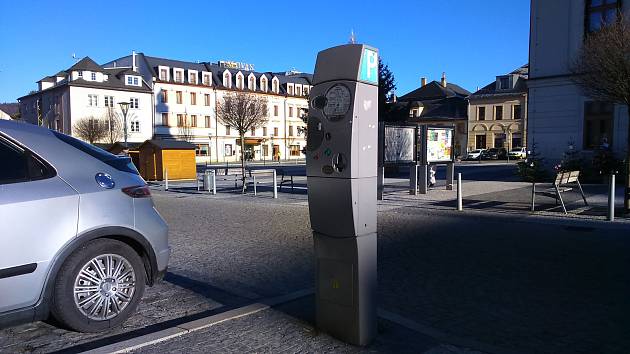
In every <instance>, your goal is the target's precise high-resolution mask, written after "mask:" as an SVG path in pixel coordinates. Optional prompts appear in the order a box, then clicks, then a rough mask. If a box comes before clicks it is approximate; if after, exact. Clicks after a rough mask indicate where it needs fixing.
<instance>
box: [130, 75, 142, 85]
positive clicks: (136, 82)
mask: <svg viewBox="0 0 630 354" xmlns="http://www.w3.org/2000/svg"><path fill="white" fill-rule="evenodd" d="M127 85H128V86H140V79H139V78H138V77H137V76H132V75H127Z"/></svg>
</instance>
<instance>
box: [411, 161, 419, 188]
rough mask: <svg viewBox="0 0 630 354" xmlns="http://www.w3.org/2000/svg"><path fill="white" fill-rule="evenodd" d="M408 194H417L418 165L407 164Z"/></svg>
mask: <svg viewBox="0 0 630 354" xmlns="http://www.w3.org/2000/svg"><path fill="white" fill-rule="evenodd" d="M409 194H411V195H418V165H416V164H412V165H410V166H409Z"/></svg>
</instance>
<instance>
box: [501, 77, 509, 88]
mask: <svg viewBox="0 0 630 354" xmlns="http://www.w3.org/2000/svg"><path fill="white" fill-rule="evenodd" d="M499 89H500V90H509V89H510V78H509V77H501V78H499Z"/></svg>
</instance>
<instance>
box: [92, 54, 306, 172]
mask: <svg viewBox="0 0 630 354" xmlns="http://www.w3.org/2000/svg"><path fill="white" fill-rule="evenodd" d="M104 67H107V68H121V67H125V68H131V70H134V71H137V72H139V73H141V75H142V76H143V79H144V80H146V81H148V82H152V83H153V85H152V92H153V97H154V101H155V104H154V107H153V110H154V112H153V114H154V115H155V126H154V137H155V138H158V139H160V138H161V139H178V140H186V141H188V142H190V143H192V144H194V145H195V146H196V147H197V162H229V161H239V160H240V158H241V151H240V150H241V144H240V138H239V133H238V131H236V129H235V128H234V127H230V126H226V125H225V124H223V123H222V122H221V120H220V119H218V118H217V115H216V106H217V103H219V104H220V103H221V102H222V100H223V97H225V95H229V94H231V93H234V92H247V93H252V94H255V95H256V96H257V97H261V98H263V99H264V100H265V101H266V102H267V112H268V120H267V122H266V123H265V124H264V125H263V126H261V127H259V128H258V129H255V130H252V131H249V132H247V133H246V135H245V139H244V140H245V141H244V145H245V154H244V155H245V157H246V158H248V159H253V160H272V159H274V158H276V159H278V158H279V159H283V160H291V159H301V158H303V156H302V152H301V151H302V149H303V148H304V147H305V146H306V138H305V135H304V133H303V132H304V128H305V126H306V124H305V123H304V122H303V121H302V118H301V117H302V116H303V115H304V112H305V110H306V109H307V108H308V99H307V97H308V94H309V92H310V89H311V87H312V75H310V74H304V73H299V72H295V71H291V72H285V73H272V72H257V71H254V70H253V66H252V65H248V64H241V63H234V62H219V63H208V62H187V61H180V60H172V59H165V58H157V57H152V56H148V55H144V54H142V53H137V54H136V53H132V55H130V56H126V57H122V58H118V59H116V60H113V61H111V62H109V63H106V64H104Z"/></svg>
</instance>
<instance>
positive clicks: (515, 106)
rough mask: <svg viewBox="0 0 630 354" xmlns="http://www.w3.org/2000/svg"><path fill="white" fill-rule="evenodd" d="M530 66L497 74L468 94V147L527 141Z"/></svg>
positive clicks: (516, 144)
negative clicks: (527, 82) (491, 79)
mask: <svg viewBox="0 0 630 354" xmlns="http://www.w3.org/2000/svg"><path fill="white" fill-rule="evenodd" d="M527 75H528V66H527V65H525V66H523V67H520V68H518V69H517V70H515V71H513V72H511V73H509V74H507V75H501V76H497V77H496V80H495V81H494V82H492V83H490V84H488V85H487V86H485V87H483V88H482V89H480V90H478V91H477V92H475V93H473V94H472V95H470V96H469V97H468V102H469V105H468V150H469V151H470V150H474V149H489V148H506V149H508V150H509V149H511V148H516V147H523V146H525V142H526V141H527V140H526V139H527V84H526V80H527Z"/></svg>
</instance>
